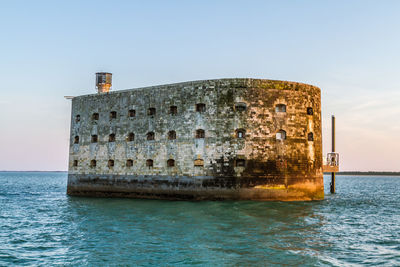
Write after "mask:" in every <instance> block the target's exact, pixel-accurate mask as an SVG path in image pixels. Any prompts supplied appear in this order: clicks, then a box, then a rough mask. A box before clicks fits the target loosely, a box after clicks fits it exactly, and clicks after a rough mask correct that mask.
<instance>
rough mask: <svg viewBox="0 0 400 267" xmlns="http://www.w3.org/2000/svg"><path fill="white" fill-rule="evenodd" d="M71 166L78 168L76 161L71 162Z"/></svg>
mask: <svg viewBox="0 0 400 267" xmlns="http://www.w3.org/2000/svg"><path fill="white" fill-rule="evenodd" d="M72 166H74V167H78V161H77V160H76V159H75V160H74V162H73V164H72Z"/></svg>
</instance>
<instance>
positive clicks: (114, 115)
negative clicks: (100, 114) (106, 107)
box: [110, 111, 117, 119]
mask: <svg viewBox="0 0 400 267" xmlns="http://www.w3.org/2000/svg"><path fill="white" fill-rule="evenodd" d="M116 118H117V112H116V111H111V112H110V119H116Z"/></svg>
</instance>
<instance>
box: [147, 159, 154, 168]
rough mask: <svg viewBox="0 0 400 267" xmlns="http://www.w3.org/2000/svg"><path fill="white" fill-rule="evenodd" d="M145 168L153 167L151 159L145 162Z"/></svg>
mask: <svg viewBox="0 0 400 267" xmlns="http://www.w3.org/2000/svg"><path fill="white" fill-rule="evenodd" d="M146 166H147V167H149V168H150V167H153V160H152V159H148V160H146Z"/></svg>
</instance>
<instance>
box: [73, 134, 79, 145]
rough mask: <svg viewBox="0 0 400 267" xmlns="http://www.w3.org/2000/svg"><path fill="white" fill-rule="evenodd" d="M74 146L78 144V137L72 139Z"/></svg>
mask: <svg viewBox="0 0 400 267" xmlns="http://www.w3.org/2000/svg"><path fill="white" fill-rule="evenodd" d="M74 144H79V136H75V137H74Z"/></svg>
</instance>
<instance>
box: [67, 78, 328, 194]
mask: <svg viewBox="0 0 400 267" xmlns="http://www.w3.org/2000/svg"><path fill="white" fill-rule="evenodd" d="M96 83H97V89H98V93H96V94H90V95H83V96H77V97H73V99H72V117H71V134H70V152H69V171H68V189H67V193H68V194H69V195H75V196H102V197H133V198H158V199H193V200H203V199H210V200H220V199H221V200H222V199H248V200H288V201H291V200H319V199H323V197H324V188H323V172H322V138H321V92H320V89H319V88H318V87H315V86H312V85H307V84H303V83H297V82H287V81H276V80H265V79H249V78H243V79H218V80H202V81H191V82H183V83H175V84H167V85H160V86H151V87H144V88H137V89H130V90H121V91H110V87H111V74H110V73H97V78H96Z"/></svg>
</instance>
